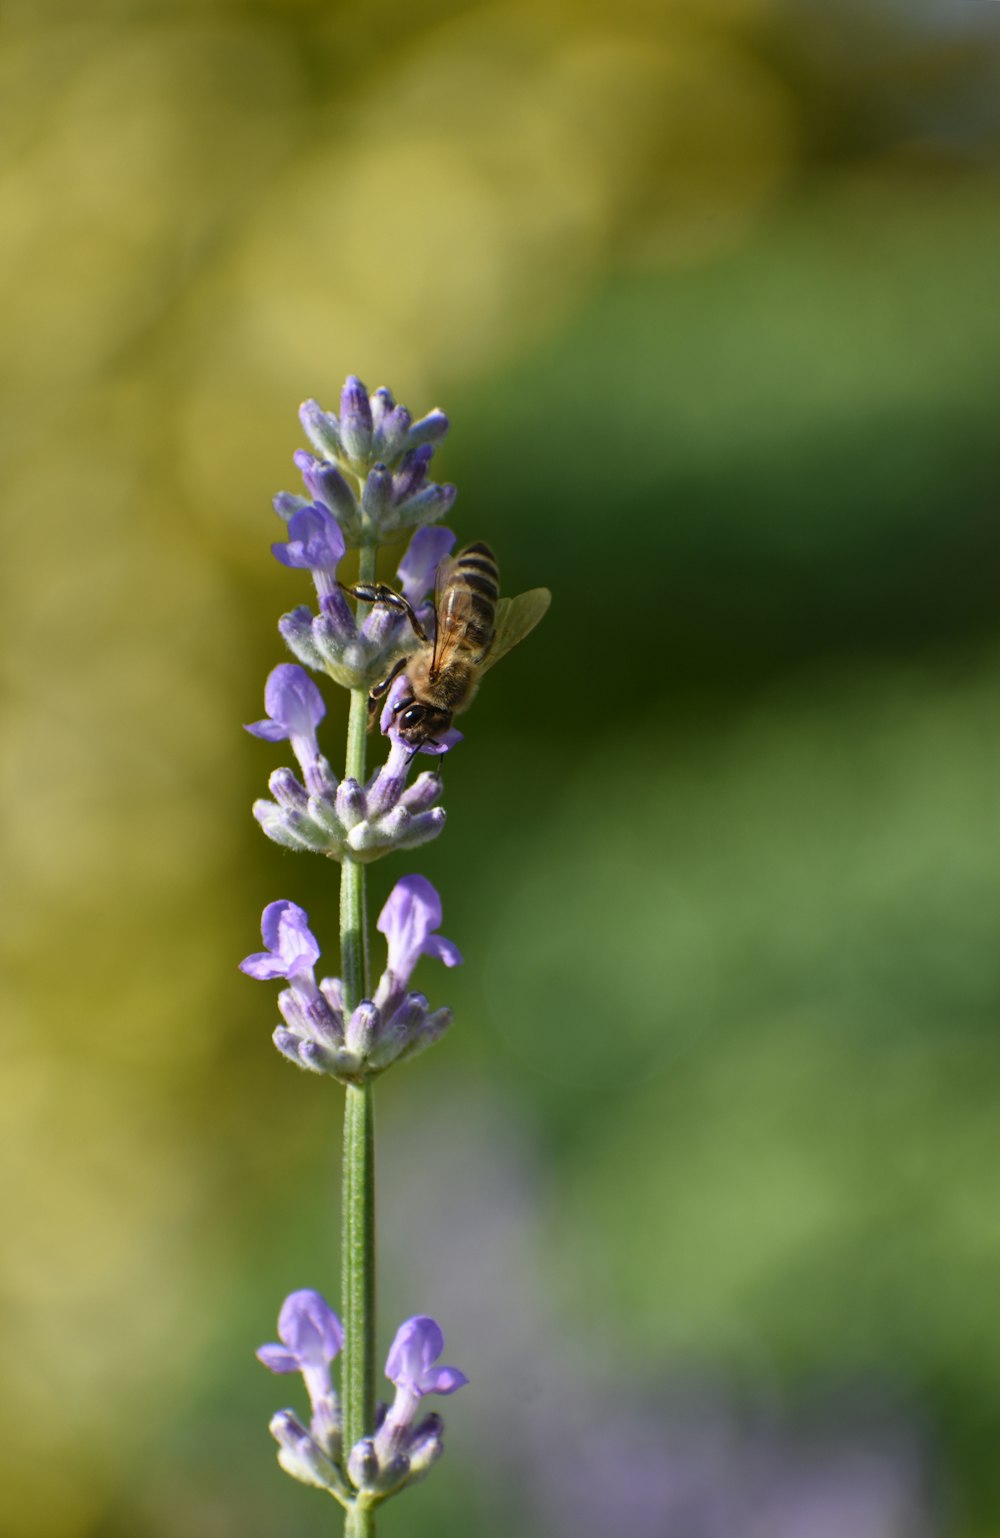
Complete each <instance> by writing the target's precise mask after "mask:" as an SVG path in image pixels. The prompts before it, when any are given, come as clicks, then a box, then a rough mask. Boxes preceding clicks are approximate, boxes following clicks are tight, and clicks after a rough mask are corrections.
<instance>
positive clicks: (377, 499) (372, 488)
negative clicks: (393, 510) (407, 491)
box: [361, 465, 392, 529]
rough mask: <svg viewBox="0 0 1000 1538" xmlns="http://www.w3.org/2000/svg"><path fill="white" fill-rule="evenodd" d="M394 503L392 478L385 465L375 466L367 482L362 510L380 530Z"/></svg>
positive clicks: (362, 499)
mask: <svg viewBox="0 0 1000 1538" xmlns="http://www.w3.org/2000/svg"><path fill="white" fill-rule="evenodd" d="M391 503H392V476H391V475H390V474H389V472H388V470H387V469H386V468H385V465H375V466H374V468H373V469H372V471H371V472H370V474H369V476H368V478H367V480H366V481H365V489H364V492H363V494H362V497H361V510H362V512H363V513H364V515H365V517H366V518H367V519H368V520H369V522H370V523H372V524H373V525H374V527H375V528H376V529H380V528H381V527H382V524H383V522H384V520H385V517H386V514H387V513H388V511H389V508H390V506H391Z"/></svg>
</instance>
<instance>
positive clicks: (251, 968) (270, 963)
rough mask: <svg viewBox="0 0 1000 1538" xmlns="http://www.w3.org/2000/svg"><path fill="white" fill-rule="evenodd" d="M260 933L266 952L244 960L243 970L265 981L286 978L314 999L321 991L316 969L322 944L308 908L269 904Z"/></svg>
mask: <svg viewBox="0 0 1000 1538" xmlns="http://www.w3.org/2000/svg"><path fill="white" fill-rule="evenodd" d="M260 932H261V936H262V938H263V941H264V944H265V945H266V946H267V950H265V951H254V953H253V955H251V956H246V957H244V959H243V960H242V961H241V962H240V971H241V972H245V973H246V975H247V976H248V977H257V978H260V979H262V980H264V979H268V978H272V977H287V978H288V980H289V982H290V983H291V984H292V987H293V988H295V989H296V990H297V991H298V992H300V993H301V994H303V995H304V997H305V998H307V999H311V998H315V996H316V994H317V992H318V989H317V987H316V979H315V975H314V971H313V969H314V967H315V965H316V963H317V961H318V960H319V944H318V942H317V940H316V936H315V935H314V934H313V932H312V930H311V929H310V928H309V915H308V913H306V911H305V909H304V908H300V907H298V905H297V904H296V903H293V902H273V903H268V905H267V907H266V908H265V909H264V913H263V916H262V918H261V922H260Z"/></svg>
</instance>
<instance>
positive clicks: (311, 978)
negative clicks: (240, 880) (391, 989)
mask: <svg viewBox="0 0 1000 1538" xmlns="http://www.w3.org/2000/svg"><path fill="white" fill-rule="evenodd" d="M260 932H261V935H262V936H263V940H264V944H265V945H266V946H267V950H266V951H254V953H253V955H251V956H246V957H244V959H243V960H242V961H241V962H240V971H241V972H245V973H246V975H247V976H248V977H256V978H259V979H260V980H261V981H267V980H269V979H270V978H274V977H287V979H288V981H289V982H290V983H291V985H292V987H293V988H294V989H295V990H296V991H297V992H299V993H301V994H304V995H305V996H306V997H307V998H309V999H313V998H315V997H316V995H317V992H318V990H317V987H316V978H315V973H314V971H313V968H314V967H315V965H316V963H317V961H318V960H319V945H318V944H317V942H316V937H315V935H314V934H313V932H312V930H311V929H310V928H309V915H308V913H306V911H305V909H304V908H300V907H299V906H298V904H297V903H293V902H287V901H284V900H283V901H279V902H273V903H268V905H267V907H266V908H265V909H264V912H263V915H262V917H261V921H260ZM282 1339H284V1336H282Z"/></svg>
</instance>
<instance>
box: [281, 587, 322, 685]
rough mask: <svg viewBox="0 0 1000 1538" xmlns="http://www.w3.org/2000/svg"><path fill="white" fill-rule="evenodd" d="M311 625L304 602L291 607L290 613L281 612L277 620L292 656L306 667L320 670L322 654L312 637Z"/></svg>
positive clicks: (308, 612) (310, 618)
mask: <svg viewBox="0 0 1000 1538" xmlns="http://www.w3.org/2000/svg"><path fill="white" fill-rule="evenodd" d="M312 627H313V617H312V613H311V612H310V610H309V609H307V608H306V606H305V604H301V605H300V606H299V607H298V608H297V609H293V610H292V611H291V613H290V614H283V615H282V616H281V618H280V619H279V621H278V630H279V632H280V634H281V635H282V636H283V637H284V641H285V645H286V646H287V647H288V650H289V651H290V652H291V653H292V656H293V657H297V658H298V659H299V661H300V662H301V663H304V665H305V666H306V667H307V668H314V669H315V670H316V671H317V672H321V671H322V669H323V665H324V664H323V656H322V653H321V652H320V650H319V647H318V646H317V645H316V642H315V640H314V639H313V631H312Z"/></svg>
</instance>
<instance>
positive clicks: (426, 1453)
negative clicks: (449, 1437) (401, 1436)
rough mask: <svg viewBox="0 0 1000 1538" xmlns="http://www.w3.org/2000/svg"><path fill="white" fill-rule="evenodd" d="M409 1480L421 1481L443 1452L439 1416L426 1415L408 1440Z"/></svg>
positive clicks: (442, 1437)
mask: <svg viewBox="0 0 1000 1538" xmlns="http://www.w3.org/2000/svg"><path fill="white" fill-rule="evenodd" d="M407 1451H408V1453H409V1458H410V1480H411V1482H412V1481H414V1480H417V1479H422V1478H423V1476H424V1475H425V1474H426V1473H427V1472H428V1470H429V1469H431V1468H432V1467H433V1465H434V1464H435V1463H436V1462H437V1460H438V1459H439V1458H440V1456H441V1454H442V1453H443V1452H444V1421H443V1420H442V1419H441V1417H440V1415H428V1416H427V1418H426V1420H423V1421H421V1423H420V1425H419V1426H418V1427H417V1428H416V1430H415V1431H414V1433H413V1435H412V1437H411V1438H410V1445H409V1447H408V1449H407Z"/></svg>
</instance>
